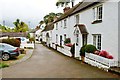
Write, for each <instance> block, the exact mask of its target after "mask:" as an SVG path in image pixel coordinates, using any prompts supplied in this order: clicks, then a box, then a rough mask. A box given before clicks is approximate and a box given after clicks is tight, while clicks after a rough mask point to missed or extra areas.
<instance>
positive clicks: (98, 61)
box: [85, 53, 118, 68]
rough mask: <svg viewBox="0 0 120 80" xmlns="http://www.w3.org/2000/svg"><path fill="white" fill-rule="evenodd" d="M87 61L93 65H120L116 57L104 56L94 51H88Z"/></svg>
mask: <svg viewBox="0 0 120 80" xmlns="http://www.w3.org/2000/svg"><path fill="white" fill-rule="evenodd" d="M85 62H86V63H88V64H91V65H93V66H98V67H100V66H101V67H105V66H106V67H107V68H109V67H115V66H118V62H117V61H115V60H114V59H108V58H104V57H102V56H99V55H95V54H92V53H86V54H85Z"/></svg>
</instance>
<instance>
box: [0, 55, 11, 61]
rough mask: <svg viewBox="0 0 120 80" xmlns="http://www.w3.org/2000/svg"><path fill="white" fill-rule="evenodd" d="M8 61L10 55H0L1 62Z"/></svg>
mask: <svg viewBox="0 0 120 80" xmlns="http://www.w3.org/2000/svg"><path fill="white" fill-rule="evenodd" d="M9 59H10V55H9V54H8V53H4V54H2V60H3V61H7V60H9Z"/></svg>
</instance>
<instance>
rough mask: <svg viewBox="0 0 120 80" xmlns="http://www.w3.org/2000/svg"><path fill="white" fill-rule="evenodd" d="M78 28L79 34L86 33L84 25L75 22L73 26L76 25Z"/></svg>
mask: <svg viewBox="0 0 120 80" xmlns="http://www.w3.org/2000/svg"><path fill="white" fill-rule="evenodd" d="M77 26H78V28H79V30H80V32H81V34H88V31H87V29H86V26H85V25H84V24H76V25H75V26H74V27H77Z"/></svg>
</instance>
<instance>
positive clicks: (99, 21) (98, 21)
mask: <svg viewBox="0 0 120 80" xmlns="http://www.w3.org/2000/svg"><path fill="white" fill-rule="evenodd" d="M101 22H102V20H95V21H93V22H92V24H97V23H101Z"/></svg>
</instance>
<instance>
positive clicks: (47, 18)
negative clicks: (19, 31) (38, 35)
mask: <svg viewBox="0 0 120 80" xmlns="http://www.w3.org/2000/svg"><path fill="white" fill-rule="evenodd" d="M61 15H62V13H53V12H51V13H49V14H47V15H45V16H44V18H43V20H41V21H40V22H39V24H40V26H41V25H42V24H43V23H45V24H46V25H47V24H48V23H51V22H53V21H54V18H55V17H59V16H61Z"/></svg>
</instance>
